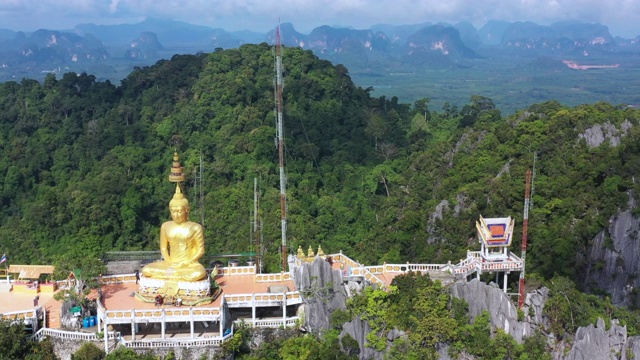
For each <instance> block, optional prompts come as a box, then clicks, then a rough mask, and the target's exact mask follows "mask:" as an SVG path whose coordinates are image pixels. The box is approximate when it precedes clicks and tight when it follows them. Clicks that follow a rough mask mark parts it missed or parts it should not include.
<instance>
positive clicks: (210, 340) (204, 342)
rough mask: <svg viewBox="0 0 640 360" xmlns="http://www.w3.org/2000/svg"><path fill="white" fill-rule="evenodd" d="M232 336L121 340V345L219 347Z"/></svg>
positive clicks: (137, 347)
mask: <svg viewBox="0 0 640 360" xmlns="http://www.w3.org/2000/svg"><path fill="white" fill-rule="evenodd" d="M232 336H233V331H231V332H230V333H229V334H227V335H225V336H211V337H202V338H199V339H155V340H154V339H149V340H135V341H127V340H122V344H123V345H124V346H126V347H128V348H132V349H151V348H176V347H184V348H190V347H196V346H220V345H221V344H222V343H223V342H225V341H226V340H228V339H229V338H231V337H232Z"/></svg>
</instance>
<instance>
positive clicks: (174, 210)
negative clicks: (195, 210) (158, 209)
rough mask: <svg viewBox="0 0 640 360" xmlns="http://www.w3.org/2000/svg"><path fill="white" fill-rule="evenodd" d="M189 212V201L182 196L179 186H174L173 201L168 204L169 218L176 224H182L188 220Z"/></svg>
mask: <svg viewBox="0 0 640 360" xmlns="http://www.w3.org/2000/svg"><path fill="white" fill-rule="evenodd" d="M189 210H190V209H189V200H187V198H185V197H184V195H182V191H181V190H180V184H178V185H177V186H176V193H175V194H173V199H171V201H170V202H169V211H170V212H171V218H172V219H173V221H175V222H177V223H178V224H180V223H183V222H185V221H187V219H188V218H189Z"/></svg>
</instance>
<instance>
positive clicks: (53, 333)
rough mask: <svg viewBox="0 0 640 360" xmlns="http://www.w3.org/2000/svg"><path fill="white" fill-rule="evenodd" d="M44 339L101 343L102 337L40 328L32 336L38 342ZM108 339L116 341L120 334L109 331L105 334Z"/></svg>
mask: <svg viewBox="0 0 640 360" xmlns="http://www.w3.org/2000/svg"><path fill="white" fill-rule="evenodd" d="M46 337H55V338H58V339H63V340H82V341H102V340H103V339H104V337H103V336H102V335H98V334H97V333H85V332H77V331H66V330H58V329H49V328H42V329H40V330H38V332H36V333H35V334H34V335H33V339H34V340H37V341H40V340H42V339H44V338H46ZM107 337H108V338H109V339H118V338H119V337H120V333H119V332H117V331H110V332H109V333H108V334H107Z"/></svg>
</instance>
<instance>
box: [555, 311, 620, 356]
mask: <svg viewBox="0 0 640 360" xmlns="http://www.w3.org/2000/svg"><path fill="white" fill-rule="evenodd" d="M626 340H627V328H626V326H619V325H618V324H617V322H615V321H613V322H612V324H611V328H610V329H609V330H606V329H605V325H604V321H603V320H602V319H598V323H597V324H596V326H595V327H594V326H593V325H589V326H587V327H580V328H578V330H577V331H576V335H575V337H574V339H573V346H572V347H571V350H569V352H568V353H567V355H566V356H565V357H564V358H563V360H594V359H602V360H605V359H619V358H620V355H621V354H622V353H623V352H624V351H623V349H624V345H625V342H626Z"/></svg>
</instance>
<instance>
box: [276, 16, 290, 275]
mask: <svg viewBox="0 0 640 360" xmlns="http://www.w3.org/2000/svg"><path fill="white" fill-rule="evenodd" d="M282 88H283V81H282V46H281V44H280V25H278V27H277V28H276V120H277V128H278V129H277V131H278V134H277V135H278V136H277V140H278V158H279V160H280V161H279V166H280V212H281V214H282V216H281V223H282V224H281V228H282V268H281V270H282V271H286V269H287V195H286V178H285V175H284V131H283V125H282V108H283V105H282Z"/></svg>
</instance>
